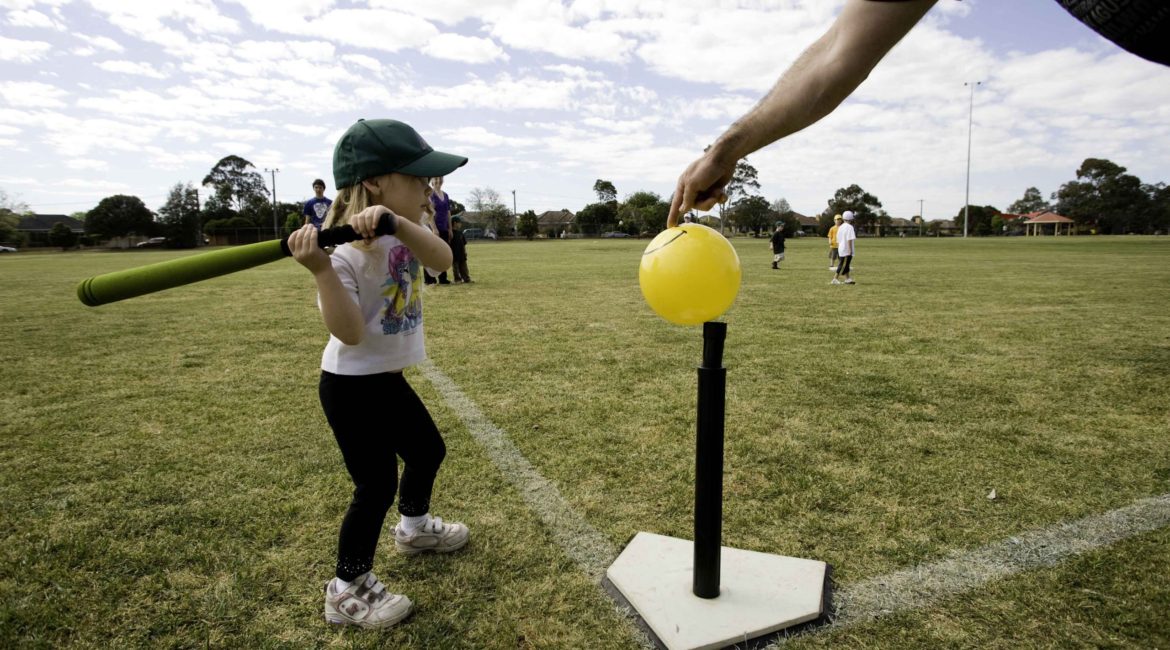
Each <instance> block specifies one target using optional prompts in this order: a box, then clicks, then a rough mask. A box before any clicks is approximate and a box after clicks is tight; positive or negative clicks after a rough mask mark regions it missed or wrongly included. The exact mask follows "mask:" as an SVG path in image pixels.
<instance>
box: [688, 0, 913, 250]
mask: <svg viewBox="0 0 1170 650" xmlns="http://www.w3.org/2000/svg"><path fill="white" fill-rule="evenodd" d="M935 1H936V0H906V1H903V2H879V1H876V0H849V1H848V2H847V3H846V5H845V8H844V9H842V10H841V14H840V15H839V16H837V19H836V20H835V21H834V22H833V25H832V26H831V27H829V30H828V31H827V32H825V34H824V35H823V36H821V37H820V38H819V39H817V41H816V42H815V43H813V44H812V46H810V47H809V48H808V49H807V50H805V52H804V54H802V55H801V56H800V58H798V59H797V60H796V63H793V64H792V66H791V67H790V68H788V70H787V71H786V72H785V73H784V74H783V75H782V76H781V77H780V79H779V80H778V81H777V82H776V85H775V86H773V87H772V90H771V91H769V92H768V94H767V95H765V96H764V98H763V99H761V100H760V102H759V103H758V104H756V106H755V107H754V108H752V109H751V110H750V111H748V112H747V114H745V115H744V116H743V117H741V118H739V120H737V121H736V122H735V123H734V124H732V125H731V126H730V127H729V128H728V129H727V131H726V132H724V133H723V135H721V136H719V138H718V139H717V140H716V141H715V142H714V144H712V145H711V146H710V147H709V148H708V149H707V150H706V152H705V153H704V154H703V155H702V156H701V157H700V158H699V159H698V160H696V161H694V162H692V163H691V164H690V165H689V166H688V167H687V168H686V170H684V171H683V173H682V175H681V176H679V179H678V185H677V186H676V188H675V191H674V197H673V198H672V200H671V203H670V212H669V213H668V215H667V218H666V225H667V227H672V226H675V225H677V224H678V217H679V215H680V214H682V213H685V212H687V211H688V210H691V209H692V208H694V209H699V210H710V209H711V208H712V207H713V206H714V205H715V203H717V202H720V201H725V200H727V194H726V193H725V192H724V191H723V188H724V187H725V186H726V185H727V183H728V182H730V181H731V176H732V173H733V172H734V171H735V163H736V162H737V161H738V160H740V159H741V158H743V157H744V156H747V155H748V154H750V153H752V152H753V151H756V150H758V149H760V148H762V147H764V146H766V145H768V144H771V143H773V142H775V141H777V140H779V139H781V138H783V137H785V136H788V135H791V134H793V133H796V132H797V131H800V130H801V129H803V128H805V127H807V126H809V125H811V124H813V123H815V122H816V121H817V120H820V119H821V118H822V117H824V116H826V115H828V114H829V113H831V112H833V110H834V109H835V108H837V106H839V105H840V104H841V102H843V101H845V98H846V97H848V96H849V95H850V94H851V93H852V92H853V91H854V90H856V89H857V87H858V86H859V85H861V82H863V81H865V79H866V77H868V76H869V73H870V71H871V70H873V68H874V66H875V65H877V63H878V61H881V60H882V57H884V56H885V55H886V53H887V52H889V51H890V48H892V47H894V45H895V44H897V42H898V41H900V40H901V39H902V37H903V36H905V35H906V33H907V32H909V31H910V30H911V29H912V28H913V27H914V25H916V24H917V23H918V21H919V20H921V19H922V16H924V15H925V14H926V12H927V11H929V10H930V8H931V7H932V6H934V3H935Z"/></svg>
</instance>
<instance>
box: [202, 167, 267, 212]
mask: <svg viewBox="0 0 1170 650" xmlns="http://www.w3.org/2000/svg"><path fill="white" fill-rule="evenodd" d="M203 186H204V187H209V186H210V187H211V188H213V190H214V192H213V194H214V195H215V197H216V199H217V200H219V201H220V202H222V203H223V204H224V205H226V206H227V207H228V208H229V209H231V210H234V211H235V212H237V213H242V212H245V211H248V212H254V211H256V209H257V208H258V207H259V206H260V205H264V204H267V205H268V206H269V208H271V204H269V203H268V196H269V195H268V187H267V186H266V185H265V184H264V177H263V176H261V175H260V172H258V171H256V168H255V167H254V166H253V165H252V163H250V162H248V161H247V160H244V159H243V158H240V157H239V156H227V157H225V158H222V159H221V160H220V161H219V162H217V163H215V167H212V168H211V171H210V172H208V174H207V176H204V177H203ZM269 216H270V217H271V214H270V215H269Z"/></svg>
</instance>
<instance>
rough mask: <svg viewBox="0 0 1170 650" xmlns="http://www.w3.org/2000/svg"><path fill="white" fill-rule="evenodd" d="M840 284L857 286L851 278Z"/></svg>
mask: <svg viewBox="0 0 1170 650" xmlns="http://www.w3.org/2000/svg"><path fill="white" fill-rule="evenodd" d="M841 284H857V283H856V282H854V281H853V278H849V279H848V280H846V281H844V282H842V283H841Z"/></svg>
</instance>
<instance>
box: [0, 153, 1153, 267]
mask: <svg viewBox="0 0 1170 650" xmlns="http://www.w3.org/2000/svg"><path fill="white" fill-rule="evenodd" d="M200 187H202V188H207V189H209V190H210V192H209V194H208V196H207V197H206V200H204V201H202V202H201V201H200V196H199V188H196V187H195V186H194V185H193V184H192V183H191V182H187V183H176V184H175V185H174V186H173V187H172V188H171V189H170V192H169V193H168V195H167V199H166V201H165V202H164V204H163V205H162V207H161V208H159V211H158V214H157V215H156V214H155V213H153V212H151V211H150V210H149V209H148V208H147V207H146V205H145V204H144V203H143V202H142V200H141V199H139V198H138V197H136V196H129V195H123V194H118V195H114V196H109V197H106V198H104V199H102V200H101V201H100V202H99V203H98V205H97V206H95V207H94V208H93V209H92V210H90V211H88V212H85V213H75V215H74V216H76V217H78V218H80V219H82V220H83V221H84V223H85V233H86V236H87V237H88V238H89V239H90V240H91V241H92V242H96V241H98V240H101V239H110V238H116V237H126V236H129V235H138V236H144V237H148V236H159V235H161V236H163V237H166V240H167V245H168V246H171V247H176V248H189V247H193V246H197V245H199V244H200V243H202V240H203V234H204V233H207V234H212V235H214V234H217V233H223V232H236V233H239V232H245V233H249V234H250V236H251V237H252V238H253V239H259V238H261V237H262V235H261V233H263V232H265V231H267V230H268V229H274V230H275V229H280V230H283V232H284V233H288V232H291V231H292V230H294V229H296V228H297V227H299V226H300V224H301V221H302V217H301V205H300V204H299V203H287V202H281V203H277V204H276V205H275V206H273V203H272V201H271V198H270V194H269V191H268V188H267V186H266V184H265V182H264V177H263V176H262V175H261V174H260V172H259V171H257V170H256V168H255V167H254V166H253V165H252V163H251V162H249V161H248V160H246V159H244V158H241V157H239V156H234V155H231V156H226V157H224V158H223V159H221V160H220V161H219V162H217V163H216V164H215V166H213V167H212V168H211V170H210V171H209V172H208V174H207V175H206V176H205V177H204V178H203V181H202V183H201V186H200ZM592 190H593V192H594V194H596V196H597V201H595V202H593V203H589V204H588V205H586V206H585V207H583V208H581V210H580V211H578V212H577V215H576V218H575V219H574V222H573V224H572V226H571V228H572V230H573V231H575V232H578V233H581V234H585V235H599V234H602V233H604V232H610V231H616V232H622V233H625V234H629V235H641V234H651V235H652V234H655V233H657V232H659V231H661V230H662V229H663V228H665V227H666V217H667V213H668V212H669V210H670V197H667V198H666V199H663V198H662V197H661V196H660V195H658V194H657V193H655V192H650V191H645V190H638V191H635V192H633V193H631V194H628V195H627V196H626V197H625V199H624V200H621V201H619V200H618V191H617V187H616V186H615V185H614V184H613V183H612V182H610V181H608V180H605V179H597V180H596V181H595V182H594V183H593V188H592ZM759 190H760V183H759V174H758V171H757V170H756V169H755V167H753V166H752V165H751V164H750V163H749V162H748V161H747V159H746V158H745V159H743V160H741V161H739V163H737V164H736V167H735V172H734V174H733V175H732V178H731V181H730V182H729V183H728V184H727V187H726V188H725V191H726V192H727V195H728V201H727V202H726V203H724V204H720V205H719V214H718V222H719V223H718V224H713V225H717V226H718V227H719V228H720V229H721V230H724V231H727V230H730V231H731V232H737V233H751V234H754V235H756V236H758V235H760V234H761V232H766V231H769V230H771V229H772V228H773V227H774V226H775V224H776V223H784V224H785V227H786V229H787V230H788V231H789V232H796V231H798V230H800V223H799V221H798V220H797V218H796V213H795V212H793V210H792V208H791V206H790V205H789V204H788V201H787V200H785V199H784V198H778V199H776V200H774V201H768V200H767V199H766V198H764V197H763V196H761V195H760V194H759ZM468 203H469V207H470V208H471V209H473V210H475V211H476V212H477V213H478V221H481V222H483V225H485V226H487V227H489V228H493V229H495V230H496V232H498V233H499V234H501V235H511V234H518V235H520V236H523V237H527V238H529V239H531V238H533V237H535V236H536V235H537V234H538V233H539V228H540V225H539V221H538V218H537V215H536V213H535V212H533V211H532V210H528V211H526V212H525V213H523V214H520V215H516V214H513V213H512V211H511V210H509V209H508V206H507V205H505V204H504V202H503V201H502V200H501V198H500V194H499V193H498V192H497V191H495V190H494V189H492V188H490V187H486V188H474V189H473V190H472V191H471V193H470V197H469V201H468ZM27 210H28V207H27V206H26V205H23V204H21V203H19V202H17V201H14V200H10V199H9V197H8V196H7V195H6V194H4V193H3V192H2V191H0V242H13V243H19V242H20V241H21V237H20V233H19V232H17V231H16V224H17V222H18V221H19V216H20V215H21V214H22V213H25V212H27ZM846 210H851V211H853V213H854V215H855V222H854V223H855V225H856V227H857V228H858V229H859V230H860V231H862V232H880V231H881V230H883V229H884V228H885V227H888V226H889V225H890V223H891V220H892V218H891V216H890V215H889V214H888V213H887V212H886V210H885V209H883V207H882V202H881V201H880V200H879V199H878V198H877V197H876V196H874V195H873V194H871V193H870V192H867V191H865V190H864V189H863V188H861V187H860V186H859V185H857V184H852V185H849V186H847V187H843V188H840V189H838V190H837V191H836V192H835V193H834V194H833V197H832V198H831V199H828V201H827V207H826V208H825V209H824V210H823V211H822V212H821V213H820V214H819V215H817V218H818V226H819V227H818V231H819V234H821V235H824V234H825V233H827V232H828V230H829V228H830V227H831V226H832V225H833V216H834V215H837V214H841V213H843V212H845V211H846ZM1044 210H1051V211H1053V212H1057V213H1059V214H1061V215H1063V216H1066V217H1069V218H1071V219H1072V220H1073V221H1074V222H1075V227H1076V229H1077V230H1078V231H1079V232H1084V233H1099V234H1124V233H1145V234H1153V233H1166V232H1170V187H1168V186H1167V185H1166V183H1164V182H1158V183H1154V184H1149V183H1145V182H1143V181H1142V180H1141V179H1140V178H1138V177H1137V176H1134V175H1132V174H1129V173H1127V170H1126V168H1125V167H1122V166H1121V165H1118V164H1116V163H1114V162H1112V161H1110V160H1107V159H1104V158H1087V159H1085V161H1084V162H1083V163H1082V164H1081V166H1080V167H1079V168H1078V169H1077V172H1076V179H1075V180H1071V181H1069V182H1067V183H1064V184H1063V185H1061V186H1060V188H1059V189H1058V190H1057V191H1055V192H1053V193H1052V194H1051V195H1050V197H1049V199H1048V200H1045V199H1044V197H1043V195H1042V194H1041V192H1040V190H1039V189H1037V188H1035V187H1029V188H1027V189H1026V190H1025V191H1024V196H1023V197H1022V198H1020V199H1019V200H1017V201H1015V202H1014V203H1012V204H1011V205H1009V206H1008V207H1007V210H1006V211H1001V210H1000V209H999V208H997V207H995V206H991V205H970V206H961V207H959V209H958V210H957V211H956V213H955V216H954V217H953V221H954V223H955V226H956V228H957V229H959V230H962V229H963V225H964V221H965V219H966V218H968V217H969V218H970V220H971V223H970V226H969V227H968V229H967V230H968V232H969V233H970V234H973V235H976V236H986V235H1002V234H1015V233H1018V232H1019V231H1021V230H1022V229H1023V225H1022V223H1021V222H1022V219H1012V218H1011V217H1007V218H1005V216H1004V215H1005V213H1006V214H1008V215H1022V214H1028V213H1033V212H1040V211H1044ZM463 211H464V206H463V205H461V204H459V203H458V202H455V201H453V202H452V214H459V213H461V212H463ZM691 217H692V218H696V219H699V220H702V217H696V216H694V215H693V214H692V215H691ZM274 219H276V220H277V221H279V222H280V223H278V224H276V227H275V228H274V223H273V221H274ZM913 220H914V221H915V222H916V223H918V224H919V226H920V228H921V230H922V231H923V232H924V234H925V233H926V232H929V233H930V234H935V233H936V232H937V231H938V228H939V222H937V221H934V222H930V223H926V222H923V220H922V217H921V215H915V216H914V217H913ZM712 221H713V220H712ZM57 225H58V226H59V228H56V229H55V231H53V232H50V233H49V238H50V242H51V243H52V244H53V245H56V246H61V247H63V248H68V247H72V246H75V245H76V243H77V239H76V235H75V233H73V232H72V231H71V230H69V228H68V227H66V226H65V225H64V224H57ZM274 234H276V233H274ZM546 234H548V235H553V236H555V235H556V234H557V233H555V232H549V233H546Z"/></svg>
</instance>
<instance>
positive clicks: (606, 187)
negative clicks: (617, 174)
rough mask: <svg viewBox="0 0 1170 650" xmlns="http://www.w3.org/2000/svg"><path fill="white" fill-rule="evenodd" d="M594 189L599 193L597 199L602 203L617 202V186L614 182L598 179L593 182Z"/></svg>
mask: <svg viewBox="0 0 1170 650" xmlns="http://www.w3.org/2000/svg"><path fill="white" fill-rule="evenodd" d="M593 191H594V192H596V193H597V200H598V201H601V202H602V203H610V202H613V203H617V188H616V187H614V186H613V183H611V182H609V181H606V180H602V179H600V178H599V179H597V180H596V181H594V182H593Z"/></svg>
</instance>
